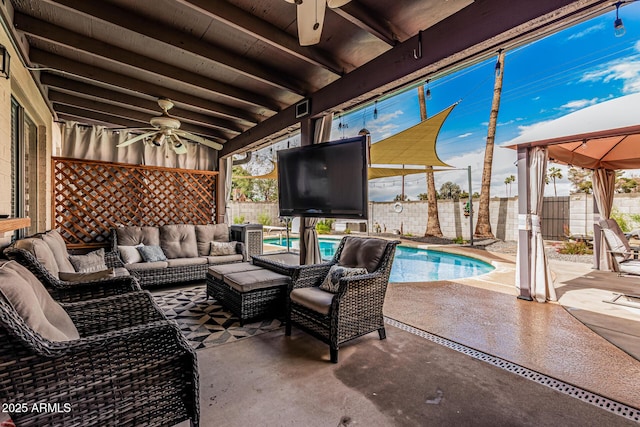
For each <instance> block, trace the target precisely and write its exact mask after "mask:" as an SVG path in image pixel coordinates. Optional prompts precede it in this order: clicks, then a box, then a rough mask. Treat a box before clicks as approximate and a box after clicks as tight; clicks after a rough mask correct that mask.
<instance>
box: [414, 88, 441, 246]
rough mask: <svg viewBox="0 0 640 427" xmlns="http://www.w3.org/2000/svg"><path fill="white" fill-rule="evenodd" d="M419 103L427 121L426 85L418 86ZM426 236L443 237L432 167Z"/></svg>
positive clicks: (428, 189)
mask: <svg viewBox="0 0 640 427" xmlns="http://www.w3.org/2000/svg"><path fill="white" fill-rule="evenodd" d="M418 101H419V103H420V120H421V121H423V120H427V102H426V100H425V97H424V85H420V86H418ZM430 169H431V170H430ZM424 235H425V237H428V236H436V237H442V230H441V229H440V217H439V216H438V196H437V194H436V183H435V179H434V176H433V168H432V167H427V229H426V231H425V232H424Z"/></svg>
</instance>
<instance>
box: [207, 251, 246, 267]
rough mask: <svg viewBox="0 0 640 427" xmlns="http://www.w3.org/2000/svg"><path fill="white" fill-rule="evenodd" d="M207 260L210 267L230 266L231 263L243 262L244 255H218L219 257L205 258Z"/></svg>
mask: <svg viewBox="0 0 640 427" xmlns="http://www.w3.org/2000/svg"><path fill="white" fill-rule="evenodd" d="M205 258H206V259H207V262H208V263H209V264H210V265H216V264H228V263H230V262H238V261H242V255H241V254H236V255H217V256H208V257H205Z"/></svg>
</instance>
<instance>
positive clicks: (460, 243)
mask: <svg viewBox="0 0 640 427" xmlns="http://www.w3.org/2000/svg"><path fill="white" fill-rule="evenodd" d="M453 243H455V244H457V245H464V244H465V240H464V239H463V238H462V236H458V237H456V238H455V239H453Z"/></svg>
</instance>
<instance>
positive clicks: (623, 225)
mask: <svg viewBox="0 0 640 427" xmlns="http://www.w3.org/2000/svg"><path fill="white" fill-rule="evenodd" d="M611 219H615V220H616V222H617V223H618V225H619V226H620V230H622V231H624V232H625V233H626V232H627V231H631V227H630V226H629V223H627V216H626V215H625V214H623V213H622V212H620V211H619V210H617V209H614V210H612V211H611Z"/></svg>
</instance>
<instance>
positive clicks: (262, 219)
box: [258, 212, 271, 225]
mask: <svg viewBox="0 0 640 427" xmlns="http://www.w3.org/2000/svg"><path fill="white" fill-rule="evenodd" d="M258 223H259V224H262V225H271V217H270V216H269V214H268V213H266V212H261V213H259V214H258Z"/></svg>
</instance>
